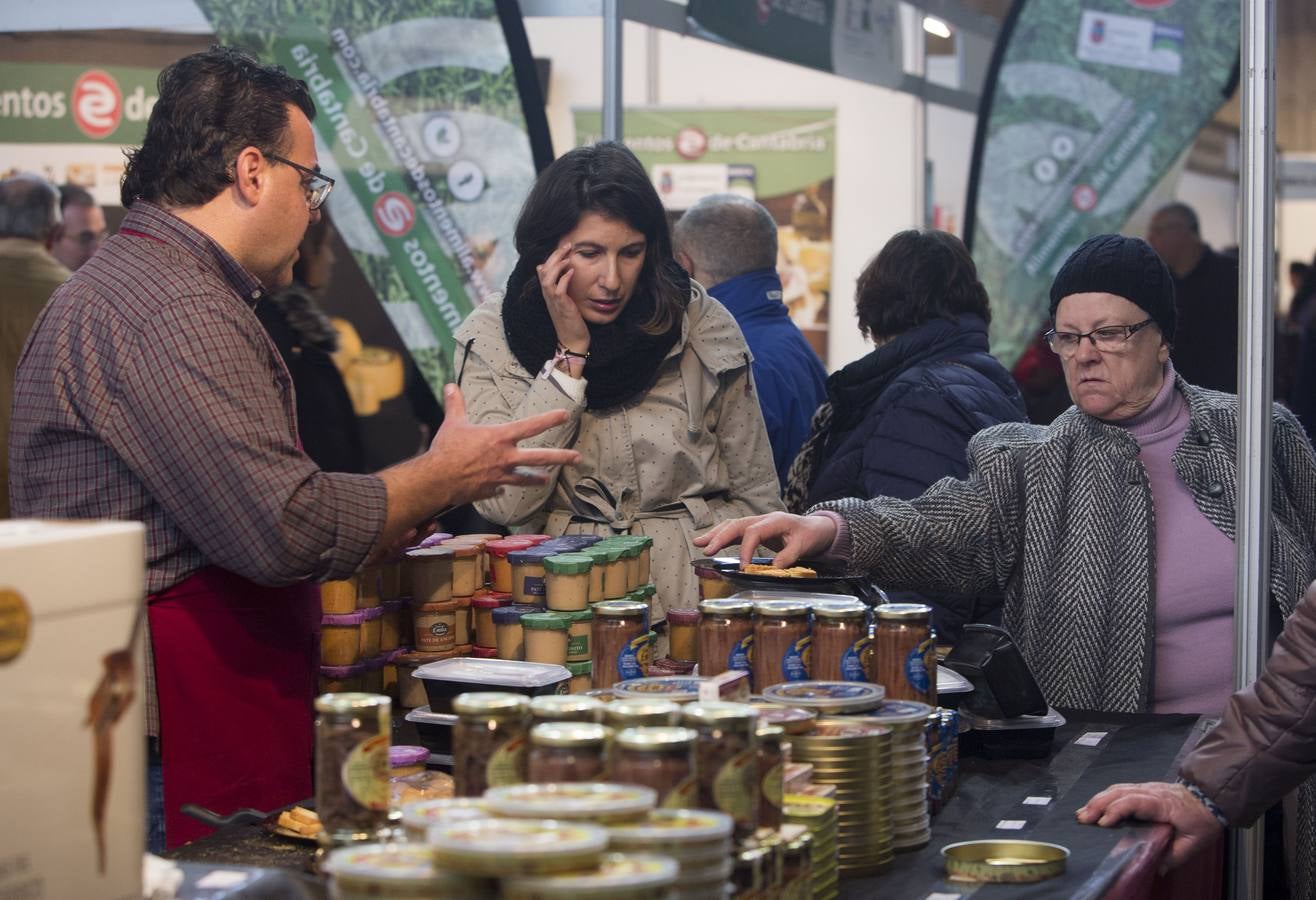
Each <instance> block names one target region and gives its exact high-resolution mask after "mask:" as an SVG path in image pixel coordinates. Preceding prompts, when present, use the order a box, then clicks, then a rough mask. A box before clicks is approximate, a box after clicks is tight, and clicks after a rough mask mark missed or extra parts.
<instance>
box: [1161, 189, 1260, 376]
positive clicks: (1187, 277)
mask: <svg viewBox="0 0 1316 900" xmlns="http://www.w3.org/2000/svg"><path fill="white" fill-rule="evenodd" d="M1147 242H1148V243H1149V244H1151V245H1152V249H1154V250H1155V251H1156V253H1157V254H1158V255H1159V256H1160V257H1161V259H1163V260H1165V264H1166V265H1167V266H1169V267H1170V271H1171V272H1172V273H1173V274H1174V289H1175V296H1176V297H1177V300H1178V306H1179V327H1178V332H1177V334H1176V336H1175V339H1174V346H1173V347H1171V348H1170V357H1171V358H1172V359H1173V360H1174V368H1175V371H1177V372H1178V373H1179V374H1180V375H1182V376H1183V378H1184V380H1185V381H1187V382H1188V383H1189V384H1195V385H1197V386H1198V387H1204V388H1210V389H1211V390H1215V391H1226V392H1228V393H1231V394H1232V393H1236V392H1237V391H1238V260H1237V258H1235V257H1228V256H1225V255H1224V254H1221V253H1216V252H1215V251H1213V250H1212V249H1211V248H1210V247H1208V246H1207V245H1206V242H1205V241H1203V240H1202V237H1201V233H1200V231H1199V226H1198V223H1197V213H1196V212H1194V211H1193V208H1192V207H1191V206H1188V205H1187V204H1186V203H1170V204H1168V205H1166V206H1163V207H1161V208H1160V209H1159V210H1157V211H1156V214H1155V215H1154V216H1152V219H1151V224H1150V226H1148V229H1147Z"/></svg>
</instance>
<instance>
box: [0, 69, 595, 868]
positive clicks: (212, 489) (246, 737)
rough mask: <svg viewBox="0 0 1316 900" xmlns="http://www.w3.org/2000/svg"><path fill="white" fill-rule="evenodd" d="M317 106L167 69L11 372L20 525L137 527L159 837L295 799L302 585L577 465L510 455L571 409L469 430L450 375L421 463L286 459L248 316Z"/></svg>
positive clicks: (281, 370)
mask: <svg viewBox="0 0 1316 900" xmlns="http://www.w3.org/2000/svg"><path fill="white" fill-rule="evenodd" d="M314 115H315V106H314V103H313V102H312V100H311V97H310V95H309V93H308V92H307V90H306V86H305V84H304V83H303V82H301V81H298V80H295V79H293V78H291V77H290V76H289V75H288V74H287V73H285V72H284V70H283V69H282V68H279V67H267V66H262V65H260V64H259V63H258V62H257V61H256V60H255V59H254V58H252V57H251V56H249V55H248V54H246V53H244V52H242V51H238V50H234V49H230V48H224V47H213V48H211V49H210V50H208V51H206V52H203V53H197V54H193V55H191V56H188V57H185V58H183V59H181V60H179V61H177V62H175V63H174V64H172V65H170V66H169V67H168V68H166V69H165V70H164V71H163V72H162V73H161V75H160V80H159V100H158V102H157V103H156V105H155V107H154V109H153V110H152V113H151V117H150V121H149V123H148V125H147V132H146V138H145V140H144V142H143V145H142V147H141V148H139V149H137V150H135V151H133V152H132V153H131V154H130V157H129V160H128V164H127V168H126V170H125V173H124V179H123V185H122V194H123V205H124V206H125V207H127V208H128V210H129V212H128V215H127V216H126V218H125V219H124V221H123V224H122V227H121V228H120V230H119V233H118V234H117V235H115V236H114V237H112V238H110V239H109V240H108V241H107V242H106V243H105V244H104V246H103V247H102V248H101V250H100V251H99V252H98V253H97V254H96V255H95V256H94V257H93V258H92V259H91V260H90V261H89V262H88V263H87V264H86V265H84V266H82V267H81V268H80V269H79V270H78V272H77V273H76V274H75V276H74V277H73V279H72V280H71V281H69V282H68V283H67V284H66V285H64V286H63V287H62V288H60V289H59V290H58V291H56V292H55V294H54V295H53V297H52V298H51V300H50V302H49V304H48V305H47V306H46V307H45V309H44V311H43V312H42V314H41V316H40V318H39V319H38V320H37V323H36V325H35V326H34V328H33V331H32V334H31V336H30V337H29V338H28V342H27V345H26V346H25V348H24V351H23V354H22V356H21V358H20V361H19V366H18V371H17V376H16V383H15V392H14V394H15V397H14V415H13V425H12V432H11V441H10V446H9V459H10V471H11V475H10V487H11V493H12V505H13V511H14V514H15V515H17V516H33V517H43V518H67V519H132V520H136V521H140V522H142V523H144V524H145V526H146V529H147V544H146V553H147V558H146V566H147V586H148V587H147V589H148V591H149V592H150V595H149V597H148V598H147V600H148V607H147V609H148V622H149V625H150V644H149V649H150V654H149V655H148V657H149V659H151V660H152V661H153V666H154V669H153V673H152V671H151V670H150V668H149V667H148V684H147V687H148V690H147V694H148V697H147V702H148V730H149V732H150V734H151V736H152V737H153V739H154V741H153V742H152V745H151V746H152V750H153V752H158V753H159V758H160V760H161V761H162V766H161V769H162V771H163V801H160V798H159V797H158V796H156V797H155V798H154V800H155V803H156V806H157V808H155V809H153V816H152V818H153V826H154V825H156V824H158V818H159V815H160V809H159V808H158V807H159V804H160V803H161V802H162V804H163V813H164V821H165V823H166V825H167V838H168V844H169V845H170V846H173V845H177V844H179V843H182V842H184V841H186V840H188V839H190V838H192V837H195V836H197V835H199V834H201V833H203V830H202V829H201V828H200V827H198V826H197V825H196V823H193V822H191V821H190V820H188V819H186V818H184V817H182V816H181V815H180V814H179V806H180V805H181V804H184V803H198V804H201V805H203V806H208V807H211V808H212V809H215V810H217V811H219V812H221V813H227V812H231V811H232V810H234V809H236V808H238V807H242V806H255V807H258V808H272V807H276V806H280V805H283V804H287V803H291V802H295V801H298V800H301V799H304V798H305V797H307V796H309V794H310V792H311V777H310V774H311V773H310V770H311V757H312V750H313V745H312V713H311V699H312V697H313V695H314V692H315V685H316V675H317V669H316V666H317V664H318V623H319V599H318V590H317V589H316V588H315V585H314V582H316V581H320V580H324V579H335V578H344V577H346V576H348V575H350V574H351V573H353V572H355V571H356V570H357V569H358V568H360V566H361V565H362V564H364V563H366V562H367V561H369V560H371V559H372V558H376V557H378V556H380V555H382V554H384V553H385V552H387V551H388V550H389V548H391V547H393V546H395V545H397V544H399V543H400V542H402V541H404V540H406V538H407V537H408V536H409V535H410V534H413V533H414V532H413V529H414V528H415V526H416V525H417V524H418V523H421V522H424V521H426V520H427V519H429V518H431V517H433V516H434V515H436V514H437V513H438V512H439V511H440V510H443V509H445V508H447V507H449V506H453V505H457V504H462V503H467V502H470V501H472V500H476V499H481V498H483V497H487V496H490V495H492V494H493V493H494V492H495V491H496V490H498V489H499V488H500V487H501V486H502V485H524V484H533V483H539V482H541V481H542V480H543V479H544V478H545V477H546V473H545V472H544V471H543V469H542V467H552V466H557V465H562V464H566V463H574V462H575V461H577V459H578V454H576V453H575V452H574V451H570V450H554V449H530V448H524V449H523V448H520V447H519V446H518V442H519V441H521V440H525V439H529V438H532V437H534V436H535V435H537V434H539V433H540V432H542V431H544V430H545V429H547V428H550V427H553V426H555V425H558V424H560V423H561V422H562V421H564V420H565V419H566V417H567V414H566V413H565V412H562V411H559V412H553V413H545V414H543V415H540V416H535V417H532V418H528V419H524V420H520V421H513V422H507V423H503V424H499V425H492V426H477V425H473V424H470V423H469V422H468V421H467V420H466V416H465V413H464V406H463V403H462V399H461V395H460V393H459V392H458V391H457V389H456V387H455V386H452V385H449V386H448V388H447V389H446V390H445V393H444V399H445V401H446V418H445V421H444V424H443V427H442V428H441V429H440V430H439V431H438V433H437V435H436V436H435V438H434V442H433V444H432V445H431V446H430V449H429V450H428V451H427V452H425V453H423V454H421V455H420V456H417V457H415V458H413V459H410V460H408V461H406V462H403V463H400V464H398V465H396V466H393V467H392V468H389V469H386V470H384V471H382V472H379V473H377V474H375V475H351V474H344V473H330V472H322V471H320V470H319V469H318V468H317V467H316V466H315V464H314V463H313V462H311V460H310V459H309V458H308V457H307V456H306V455H305V454H304V453H302V451H301V449H300V445H299V442H298V438H297V426H296V409H295V405H294V398H293V391H292V383H291V380H290V379H289V376H288V373H287V370H286V369H285V367H284V365H283V363H282V361H281V359H280V357H279V354H278V351H277V350H276V349H275V347H274V345H273V343H272V342H271V341H270V339H269V338H268V336H267V335H266V332H265V330H264V328H263V327H262V326H261V324H260V322H259V320H258V319H257V317H256V315H255V313H254V312H253V307H254V306H255V305H256V304H257V303H259V302H260V301H261V298H262V297H263V296H264V294H265V293H266V292H267V291H270V290H274V289H277V288H280V287H283V286H285V285H287V284H288V283H289V281H290V280H291V273H292V264H293V262H294V260H295V259H296V258H297V246H298V244H299V243H300V242H301V239H302V235H303V234H304V232H305V231H306V228H307V226H308V225H309V224H310V223H311V222H313V221H315V220H316V219H317V218H318V217H319V212H318V211H317V210H318V209H319V207H320V205H321V203H323V202H324V199H325V197H326V196H327V195H328V193H329V190H330V189H331V188H332V187H333V181H332V180H331V179H329V178H327V177H326V176H324V175H322V174H320V172H319V167H318V165H317V156H316V148H315V140H314V136H313V133H312V130H311V123H310V120H311V119H312V118H313V117H314ZM532 443H533V442H532ZM537 467H541V468H537ZM152 675H153V677H152ZM161 837H162V836H161V835H160V833H159V832H158V831H155V832H154V837H153V843H155V844H156V845H157V847H158V846H159V842H160V839H161Z"/></svg>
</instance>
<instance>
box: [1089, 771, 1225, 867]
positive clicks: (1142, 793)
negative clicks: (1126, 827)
mask: <svg viewBox="0 0 1316 900" xmlns="http://www.w3.org/2000/svg"><path fill="white" fill-rule="evenodd" d="M1075 815H1076V817H1077V818H1078V820H1079V821H1080V822H1082V823H1083V824H1084V825H1100V826H1102V827H1104V828H1110V827H1112V826H1115V825H1118V824H1119V823H1120V822H1121V821H1123V820H1124V819H1127V818H1134V819H1142V820H1143V821H1146V822H1164V823H1166V824H1167V825H1170V826H1171V827H1172V828H1174V840H1173V842H1172V843H1171V844H1170V852H1169V854H1168V855H1167V856H1166V858H1165V863H1164V865H1163V866H1162V871H1165V870H1168V869H1173V868H1175V867H1177V866H1180V865H1182V864H1183V863H1185V862H1187V861H1188V860H1190V859H1192V858H1193V857H1194V856H1196V855H1197V854H1198V853H1200V852H1201V851H1202V850H1205V849H1206V848H1207V847H1209V846H1211V844H1212V843H1213V842H1214V841H1215V840H1216V839H1217V838H1218V837H1219V836H1220V835H1221V833H1222V832H1223V831H1224V829H1223V828H1222V827H1221V825H1220V823H1219V822H1218V821H1216V817H1215V816H1214V815H1212V813H1211V810H1209V809H1207V808H1206V806H1205V804H1203V803H1202V801H1201V800H1198V799H1197V798H1196V797H1194V796H1193V794H1192V792H1191V791H1190V790H1188V788H1186V787H1184V786H1183V785H1182V784H1169V783H1167V782H1162V781H1153V782H1148V783H1146V784H1116V785H1111V786H1110V787H1108V788H1106V789H1105V790H1104V791H1102V792H1101V793H1099V794H1097V795H1096V796H1095V797H1093V798H1092V799H1091V800H1089V801H1088V802H1087V804H1086V805H1084V806H1082V807H1080V808H1079V810H1078V812H1077V813H1075Z"/></svg>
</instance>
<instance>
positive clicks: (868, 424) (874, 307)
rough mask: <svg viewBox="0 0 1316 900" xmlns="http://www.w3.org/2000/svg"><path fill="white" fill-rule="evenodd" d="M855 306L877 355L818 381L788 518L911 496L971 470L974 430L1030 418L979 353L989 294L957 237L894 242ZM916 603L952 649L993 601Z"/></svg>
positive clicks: (1002, 373) (999, 370) (986, 355)
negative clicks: (855, 500)
mask: <svg viewBox="0 0 1316 900" xmlns="http://www.w3.org/2000/svg"><path fill="white" fill-rule="evenodd" d="M855 311H856V313H857V315H858V317H859V331H860V332H861V333H862V334H863V335H864V337H866V338H868V339H869V340H871V341H872V342H873V344H874V345H875V349H874V350H873V351H872V352H871V353H869V354H868V355H867V356H864V357H863V358H862V359H859V360H857V361H855V362H853V363H850V364H849V365H848V366H846V367H845V368H843V369H841V370H840V371H838V372H836V373H834V374H833V375H832V376H831V377H830V378H829V379H828V380H827V402H826V403H824V404H822V405H821V406H820V407H819V408H818V411H817V413H816V414H815V415H814V418H813V428H812V431H811V433H810V435H809V438H808V440H806V441H805V443H804V446H803V447H802V448H801V450H800V453H799V456H797V457H796V459H795V462H794V464H793V465H792V466H791V470H790V474H789V476H788V478H787V481H786V486H785V488H784V493H785V502H786V508H787V509H788V510H790V511H791V512H794V513H802V512H804V511H805V510H807V509H809V508H810V507H812V506H814V505H815V504H817V503H821V502H823V501H825V500H836V499H839V498H842V497H862V498H865V499H872V498H874V497H878V496H888V497H896V498H899V499H902V500H908V499H912V498H914V497H917V496H918V495H920V494H922V493H923V491H924V490H925V489H926V488H928V487H929V486H930V485H932V484H933V483H934V482H936V481H938V480H940V479H942V478H945V477H946V476H950V477H953V478H964V477H965V476H966V475H968V471H969V468H968V461H967V459H966V457H965V448H966V447H967V446H968V443H969V438H971V437H973V435H975V434H976V433H978V432H979V431H981V430H982V429H984V428H987V427H988V426H991V425H996V424H999V423H1001V422H1026V421H1028V415H1027V413H1026V412H1025V409H1024V401H1023V397H1022V395H1021V394H1020V392H1019V388H1018V386H1017V385H1016V384H1015V382H1014V379H1013V378H1011V377H1010V373H1009V372H1007V371H1006V370H1005V367H1004V366H1002V365H1001V364H1000V363H999V362H998V361H997V360H996V358H995V357H994V356H992V355H991V353H990V352H988V347H987V325H988V323H989V322H990V321H991V315H992V314H991V308H990V305H989V301H988V298H987V291H986V289H985V288H983V286H982V282H980V281H979V280H978V272H977V269H976V268H975V267H974V265H973V259H972V258H971V257H970V256H969V251H968V249H967V248H966V247H965V246H964V244H963V242H962V241H960V239H959V238H957V237H955V236H954V235H952V234H947V233H946V232H944V231H902V232H900V233H899V234H897V235H896V236H895V237H893V238H891V240H890V241H888V242H887V244H886V246H885V247H883V248H882V250H881V252H879V253H878V254H877V256H875V257H874V258H873V259H872V261H870V262H869V263H868V265H867V266H866V267H865V268H864V271H863V272H862V273H861V274H860V276H859V280H858V283H857V285H856V295H855ZM893 599H894V598H893ZM900 599H918V598H914V597H904V598H900ZM922 599H923V600H924V601H926V602H929V603H931V605H932V607H933V610H934V615H933V621H934V624H935V625H936V627H937V631H938V633H939V635H940V636H941V637H942V639H945V640H948V641H950V642H953V641H954V639H955V638H956V637H957V636H958V634H959V630H960V627H961V626H962V625H963V624H964V623H965V622H966V621H992V620H993V619H994V618H995V617H996V616H997V615H998V614H999V598H995V597H951V596H945V595H928V596H925V597H923V598H922Z"/></svg>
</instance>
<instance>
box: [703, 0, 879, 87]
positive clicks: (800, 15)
mask: <svg viewBox="0 0 1316 900" xmlns="http://www.w3.org/2000/svg"><path fill="white" fill-rule="evenodd" d="M899 6H900V4H899V3H897V2H896V0H690V4H689V6H688V7H687V8H686V16H687V18H688V19H689V21H690V26H691V28H692V30H693V31H694V32H695V33H696V34H703V35H704V36H707V37H710V38H713V39H715V40H720V41H724V42H726V43H730V44H732V45H734V46H736V47H740V48H741V49H744V50H749V51H752V52H754V53H761V54H763V55H765V56H771V57H773V58H775V59H781V60H785V61H786V62H792V63H797V64H799V65H801V66H808V67H810V68H812V69H821V70H822V71H824V72H832V73H834V74H836V75H842V76H844V77H846V78H853V79H856V80H858V81H866V82H869V83H870V84H880V85H883V86H886V87H895V86H896V85H898V84H900V81H901V79H902V78H904V75H905V70H904V56H903V52H904V51H903V50H902V42H901V38H900V10H899Z"/></svg>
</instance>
